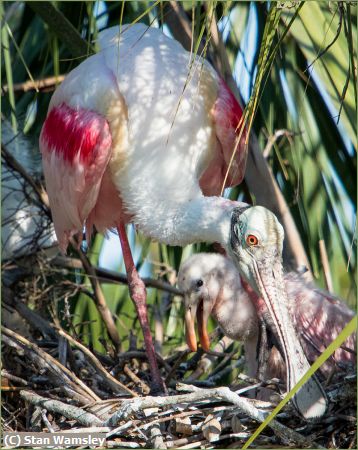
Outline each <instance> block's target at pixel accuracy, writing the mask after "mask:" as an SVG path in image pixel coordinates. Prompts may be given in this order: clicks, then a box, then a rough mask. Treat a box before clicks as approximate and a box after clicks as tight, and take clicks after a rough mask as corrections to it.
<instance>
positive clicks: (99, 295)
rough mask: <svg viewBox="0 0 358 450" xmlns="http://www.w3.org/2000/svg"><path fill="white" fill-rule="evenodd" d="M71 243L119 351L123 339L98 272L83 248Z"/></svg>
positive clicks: (73, 240) (72, 241) (71, 240)
mask: <svg viewBox="0 0 358 450" xmlns="http://www.w3.org/2000/svg"><path fill="white" fill-rule="evenodd" d="M70 242H71V245H72V247H73V248H75V249H77V252H78V255H79V257H80V259H81V262H82V266H83V268H84V270H85V272H86V274H87V275H88V278H89V280H90V283H91V285H92V289H93V293H94V300H95V303H96V306H97V309H98V312H99V313H100V315H101V317H102V320H103V322H104V324H105V326H106V328H107V331H108V334H109V337H110V338H111V341H112V342H113V344H114V346H115V348H116V350H119V349H120V347H121V339H120V337H119V334H118V331H117V327H116V324H115V322H114V320H113V316H112V313H111V311H110V309H109V308H108V305H107V302H106V299H105V297H104V294H103V291H102V288H101V285H100V283H99V281H98V278H97V275H96V271H95V269H94V267H93V266H92V264H91V262H90V260H89V259H88V257H87V255H85V253H84V252H83V251H82V250H81V248H80V247H79V245H78V244H77V241H76V240H75V238H71V239H70Z"/></svg>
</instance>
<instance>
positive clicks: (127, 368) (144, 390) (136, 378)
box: [123, 364, 150, 395]
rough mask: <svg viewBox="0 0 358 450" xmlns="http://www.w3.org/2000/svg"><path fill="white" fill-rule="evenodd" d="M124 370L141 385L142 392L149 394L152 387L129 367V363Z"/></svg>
mask: <svg viewBox="0 0 358 450" xmlns="http://www.w3.org/2000/svg"><path fill="white" fill-rule="evenodd" d="M123 372H124V373H125V374H126V375H127V377H128V378H130V379H131V380H132V381H133V382H134V383H135V384H136V385H137V386H140V388H141V389H142V392H143V394H144V395H147V394H149V392H150V387H149V386H148V385H147V384H146V383H144V381H143V380H141V379H140V378H139V377H137V375H136V374H135V373H134V372H133V371H132V370H131V369H130V368H129V367H128V365H127V364H125V365H124V367H123Z"/></svg>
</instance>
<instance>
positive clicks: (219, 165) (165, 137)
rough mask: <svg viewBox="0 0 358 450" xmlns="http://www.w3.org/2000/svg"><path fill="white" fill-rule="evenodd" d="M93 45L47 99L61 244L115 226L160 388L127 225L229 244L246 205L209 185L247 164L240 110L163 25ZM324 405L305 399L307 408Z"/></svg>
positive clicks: (43, 143) (50, 176)
mask: <svg viewBox="0 0 358 450" xmlns="http://www.w3.org/2000/svg"><path fill="white" fill-rule="evenodd" d="M99 44H100V48H101V51H100V52H99V53H98V54H96V55H93V56H91V57H89V58H88V59H86V60H85V61H84V62H83V63H82V64H80V65H79V66H78V67H77V68H76V69H74V70H73V71H72V72H71V73H70V74H69V75H68V76H67V77H66V78H65V80H64V81H63V83H62V84H61V86H60V87H59V88H58V89H57V90H56V92H55V93H54V95H53V97H52V99H51V102H50V106H49V112H48V115H47V118H46V121H45V123H44V126H43V128H42V132H41V136H40V148H41V152H42V157H43V167H44V173H45V181H46V186H47V190H48V195H49V200H50V205H51V209H52V213H53V219H54V223H55V229H56V234H57V237H58V240H59V244H60V248H61V249H62V250H63V251H65V250H66V247H67V245H68V241H69V239H70V237H71V236H72V235H74V234H76V233H82V229H83V226H84V225H85V227H86V232H87V237H88V239H89V237H90V234H91V230H92V227H93V225H94V226H95V227H96V228H97V230H99V231H103V230H105V229H108V228H117V229H118V233H119V238H120V241H121V245H122V250H123V258H124V262H125V265H126V270H127V273H128V280H129V290H130V293H131V297H132V299H133V301H134V303H135V305H136V309H137V312H138V316H139V320H140V323H141V326H142V329H143V334H144V340H145V346H146V349H147V355H148V360H149V363H150V367H151V372H152V386H153V390H162V389H163V388H164V386H163V382H162V380H161V377H160V374H159V370H158V367H157V363H156V359H155V353H154V348H153V344H152V338H151V335H150V329H149V324H148V318H147V311H146V303H145V297H146V295H145V287H144V284H143V283H142V281H141V279H140V278H139V276H138V273H137V272H136V270H135V266H134V263H133V259H132V256H131V252H130V248H129V244H128V240H127V236H126V233H125V228H124V224H125V223H128V222H133V223H134V224H136V225H137V227H138V228H139V229H140V230H141V231H142V232H143V233H144V234H146V235H147V236H148V237H150V238H153V239H156V240H158V241H160V242H163V243H167V244H171V245H186V244H189V243H191V242H202V241H206V242H219V243H220V244H221V245H222V246H223V247H225V248H226V250H230V249H229V247H230V245H231V242H230V227H231V215H232V211H233V209H234V208H236V207H238V206H242V204H241V205H240V203H237V202H230V201H228V200H226V199H223V198H221V197H216V196H215V195H217V194H219V192H220V190H221V187H222V184H223V182H224V181H226V185H232V184H237V183H239V182H240V181H241V179H242V177H243V174H244V168H245V160H246V148H245V146H244V145H242V144H241V143H237V142H236V141H237V135H236V127H237V124H238V123H239V120H240V118H241V115H242V110H241V108H240V106H239V105H238V103H237V102H236V100H235V98H234V97H233V95H232V93H231V92H230V91H229V89H228V88H227V86H226V85H225V83H224V82H223V81H222V80H221V79H220V78H219V77H218V75H217V74H216V72H215V71H214V70H213V68H212V67H211V66H210V64H209V63H207V62H206V61H204V60H203V59H201V58H199V57H193V55H191V54H190V53H188V52H186V51H185V50H183V48H182V47H181V46H180V45H179V44H178V43H177V42H175V41H173V40H171V39H169V38H167V37H165V36H164V35H163V34H162V33H161V32H160V31H159V30H156V29H153V28H148V27H146V26H144V25H140V24H137V25H135V26H123V27H122V29H121V33H120V35H119V34H118V28H111V29H108V30H105V31H104V32H102V33H100V37H99ZM237 144H239V145H237ZM234 149H236V151H235V154H234V158H233V161H231V157H232V153H233V151H234ZM230 163H232V164H230ZM228 168H229V169H230V170H229V173H228V177H226V178H225V176H226V171H227V169H228ZM203 194H204V195H208V197H205V196H204V195H203ZM240 264H241V263H240ZM255 288H256V286H255ZM269 312H270V313H272V309H270V310H269ZM290 331H293V328H292V330H290ZM281 337H282V336H281V335H280V336H279V338H280V339H281ZM284 337H285V336H284ZM292 339H293V342H294V344H297V345H298V346H299V343H298V341H297V339H296V340H294V338H292ZM281 341H282V339H281ZM290 343H291V341H290ZM283 344H284V342H283V341H282V345H283ZM290 350H292V346H291V347H290ZM300 351H301V352H302V350H300ZM307 364H308V363H307ZM292 371H293V372H295V369H294V367H293V368H292ZM291 378H292V377H291ZM310 390H313V391H315V395H311V392H307V389H303V388H302V390H301V391H302V392H305V397H306V399H307V402H311V403H313V404H315V403H317V400H319V399H320V398H321V397H320V396H321V388H320V386H319V384H314V382H313V381H312V382H311V384H310ZM298 407H299V408H300V407H301V405H298ZM323 412H324V411H323V409H322V408H321V407H318V408H313V409H312V411H307V408H306V405H303V409H302V414H303V415H306V416H307V417H310V415H311V413H312V415H314V416H319V415H322V414H323Z"/></svg>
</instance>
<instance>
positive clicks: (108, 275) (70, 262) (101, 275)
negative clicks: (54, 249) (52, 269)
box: [51, 256, 183, 296]
mask: <svg viewBox="0 0 358 450" xmlns="http://www.w3.org/2000/svg"><path fill="white" fill-rule="evenodd" d="M51 263H52V264H54V265H56V266H59V267H65V268H69V269H83V264H82V262H81V260H79V259H77V258H70V257H65V256H56V257H55V258H54V259H52V260H51ZM92 267H93V269H94V270H95V272H96V276H97V278H98V280H99V281H105V282H106V283H111V282H112V283H122V284H128V278H127V275H125V274H122V273H118V272H115V271H113V270H108V269H102V268H101V267H96V266H92ZM142 280H143V282H144V284H145V285H146V286H147V287H153V288H156V289H160V290H162V291H166V292H169V293H171V294H174V295H180V296H183V293H182V292H181V291H180V290H179V289H177V288H176V287H174V286H172V285H171V284H169V283H166V282H165V281H161V280H154V279H153V278H142Z"/></svg>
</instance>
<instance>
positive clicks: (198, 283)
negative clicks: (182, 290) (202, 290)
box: [196, 280, 204, 287]
mask: <svg viewBox="0 0 358 450" xmlns="http://www.w3.org/2000/svg"><path fill="white" fill-rule="evenodd" d="M203 284H204V282H203V280H198V281H197V282H196V287H201V286H202V285H203Z"/></svg>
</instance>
